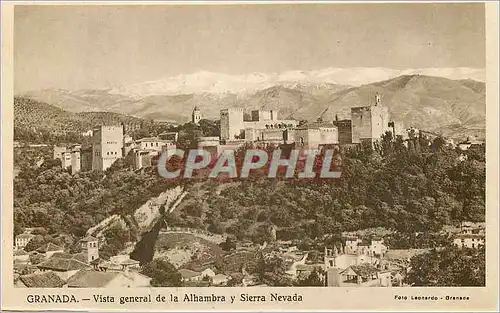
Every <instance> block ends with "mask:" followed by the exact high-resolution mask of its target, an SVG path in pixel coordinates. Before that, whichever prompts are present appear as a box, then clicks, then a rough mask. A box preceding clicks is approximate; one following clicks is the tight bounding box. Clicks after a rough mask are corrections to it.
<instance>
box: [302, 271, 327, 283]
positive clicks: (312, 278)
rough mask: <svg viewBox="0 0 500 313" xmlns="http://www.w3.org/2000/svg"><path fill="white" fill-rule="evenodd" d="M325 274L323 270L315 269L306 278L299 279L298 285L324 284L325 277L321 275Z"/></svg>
mask: <svg viewBox="0 0 500 313" xmlns="http://www.w3.org/2000/svg"><path fill="white" fill-rule="evenodd" d="M322 275H323V277H324V272H323V271H322V270H317V269H314V270H313V271H312V272H311V274H309V276H307V277H306V278H304V279H299V280H298V281H297V282H296V285H297V286H324V285H325V282H324V280H323V278H322V277H321V276H322Z"/></svg>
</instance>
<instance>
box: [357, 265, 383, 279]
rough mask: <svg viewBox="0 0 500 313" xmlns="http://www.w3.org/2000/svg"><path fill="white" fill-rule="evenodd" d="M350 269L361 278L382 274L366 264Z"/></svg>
mask: <svg viewBox="0 0 500 313" xmlns="http://www.w3.org/2000/svg"><path fill="white" fill-rule="evenodd" d="M350 268H351V269H352V270H353V271H354V273H356V274H357V275H359V276H362V277H366V276H370V275H372V274H375V273H378V272H380V270H379V269H378V268H376V267H375V266H373V265H371V264H368V263H365V264H360V265H351V266H350Z"/></svg>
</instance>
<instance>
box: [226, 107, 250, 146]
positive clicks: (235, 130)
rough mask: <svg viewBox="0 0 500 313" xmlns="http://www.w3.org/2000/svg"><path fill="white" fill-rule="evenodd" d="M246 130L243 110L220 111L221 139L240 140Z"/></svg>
mask: <svg viewBox="0 0 500 313" xmlns="http://www.w3.org/2000/svg"><path fill="white" fill-rule="evenodd" d="M244 129H245V123H244V121H243V109H242V108H229V109H224V110H221V111H220V139H221V140H235V139H238V138H239V136H240V135H241V133H242V131H243V130H244Z"/></svg>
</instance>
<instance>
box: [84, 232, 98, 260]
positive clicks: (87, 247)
mask: <svg viewBox="0 0 500 313" xmlns="http://www.w3.org/2000/svg"><path fill="white" fill-rule="evenodd" d="M80 243H81V247H82V251H83V252H84V253H85V254H86V256H87V263H90V262H92V261H94V260H97V259H98V258H99V241H98V240H97V238H94V237H92V236H87V237H85V238H82V240H80Z"/></svg>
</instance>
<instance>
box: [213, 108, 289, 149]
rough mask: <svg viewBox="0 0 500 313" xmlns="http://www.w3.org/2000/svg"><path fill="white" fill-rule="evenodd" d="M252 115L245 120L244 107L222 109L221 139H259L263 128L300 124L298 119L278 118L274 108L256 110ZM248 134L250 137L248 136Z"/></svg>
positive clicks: (287, 126) (282, 127)
mask: <svg viewBox="0 0 500 313" xmlns="http://www.w3.org/2000/svg"><path fill="white" fill-rule="evenodd" d="M250 116H251V118H250V120H245V114H244V110H243V109H242V108H228V109H224V110H221V111H220V128H221V133H220V139H221V141H224V142H226V141H232V140H244V141H257V139H258V138H259V136H261V132H262V131H263V130H266V129H284V128H291V127H295V126H297V125H298V121H296V120H280V119H278V112H277V111H274V110H271V111H265V110H254V111H252V112H251V115H250ZM251 130H260V131H261V132H258V133H254V132H252V131H251ZM278 134H279V132H278ZM246 136H248V137H249V138H246ZM278 136H279V135H278Z"/></svg>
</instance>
